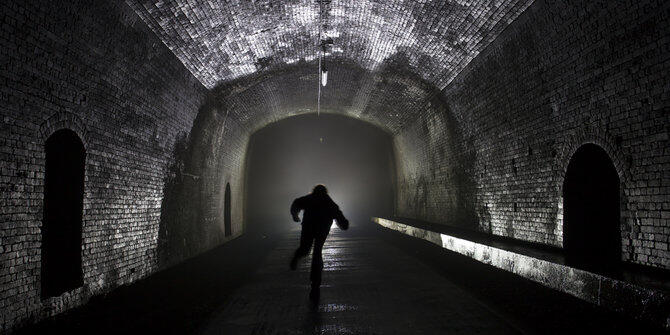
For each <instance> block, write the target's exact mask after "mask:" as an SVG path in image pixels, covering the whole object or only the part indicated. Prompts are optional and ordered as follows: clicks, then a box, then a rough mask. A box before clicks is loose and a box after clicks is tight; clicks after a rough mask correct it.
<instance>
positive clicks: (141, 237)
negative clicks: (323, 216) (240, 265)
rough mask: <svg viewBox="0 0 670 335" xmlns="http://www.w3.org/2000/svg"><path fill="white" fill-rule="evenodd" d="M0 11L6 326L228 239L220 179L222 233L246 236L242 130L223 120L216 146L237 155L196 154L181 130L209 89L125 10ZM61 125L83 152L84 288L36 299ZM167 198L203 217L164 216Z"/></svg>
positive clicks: (84, 6) (2, 303) (39, 7)
mask: <svg viewBox="0 0 670 335" xmlns="http://www.w3.org/2000/svg"><path fill="white" fill-rule="evenodd" d="M0 13H1V14H0V26H1V27H2V28H1V32H0V63H2V67H1V68H0V117H2V126H1V127H2V132H0V202H1V207H2V212H1V213H0V243H1V246H0V311H1V312H0V332H1V331H5V330H9V329H12V328H14V327H16V326H19V325H21V324H22V323H24V322H28V321H30V320H33V321H34V320H38V319H41V318H44V317H46V316H49V315H54V314H56V313H60V312H62V311H64V310H67V309H69V308H72V307H74V306H77V305H80V304H81V303H83V302H85V301H86V300H87V299H88V298H89V297H91V296H92V295H97V294H101V293H104V292H107V291H109V290H111V289H113V288H115V287H118V286H119V285H123V284H128V283H131V282H133V281H135V280H137V279H139V278H142V277H145V276H147V275H148V274H150V273H152V272H155V271H157V270H158V269H160V268H163V267H165V266H167V265H169V264H173V263H175V262H178V261H179V260H181V259H184V258H186V257H189V256H191V255H194V254H196V253H198V252H201V251H202V250H205V249H208V248H211V247H212V246H215V245H217V244H220V243H222V242H224V241H225V240H226V238H224V236H223V218H222V216H223V213H222V212H223V211H222V206H223V203H222V201H223V200H222V197H223V196H222V194H223V189H224V187H225V182H230V183H231V186H232V190H233V206H234V208H233V236H231V237H228V239H229V238H232V237H235V236H238V235H239V234H240V233H241V232H242V210H241V208H242V207H241V206H238V205H237V204H241V203H242V202H243V189H242V186H243V179H242V171H243V162H244V155H243V153H244V150H245V148H246V140H245V139H246V138H248V132H247V131H244V130H241V128H239V127H238V125H237V124H236V123H235V122H229V123H228V124H227V126H226V127H225V130H224V131H219V133H218V134H217V141H218V142H220V143H224V144H223V145H219V148H223V150H224V151H226V152H229V153H235V152H239V153H240V154H239V155H238V156H234V155H229V156H227V157H226V159H225V160H223V159H221V157H220V155H218V156H216V157H210V156H206V157H205V158H202V160H203V161H206V162H209V163H208V164H209V165H206V166H200V165H198V164H195V163H194V162H193V160H194V159H195V157H196V156H198V155H197V154H195V152H202V151H203V150H202V149H201V147H202V146H203V143H202V141H200V142H198V141H195V140H192V138H193V136H190V135H189V134H190V133H191V129H192V127H194V126H198V125H197V122H196V115H198V113H200V114H203V115H205V114H208V113H209V112H210V111H211V108H213V107H212V106H210V105H208V104H207V101H208V100H207V98H206V97H207V95H208V93H207V91H208V90H207V89H206V88H205V87H204V86H203V85H202V84H201V83H200V82H199V81H198V80H196V79H195V78H194V77H193V76H192V75H191V73H189V71H188V70H187V69H185V68H184V66H183V65H182V64H181V63H180V62H179V60H178V59H176V58H175V57H174V55H173V54H172V52H170V50H168V49H167V48H166V47H165V46H164V45H163V43H162V42H161V41H160V40H159V39H158V38H157V37H156V36H155V34H154V33H153V32H151V31H150V30H149V29H148V28H147V26H146V25H145V24H144V22H143V21H142V20H140V18H139V17H138V16H137V14H136V13H135V12H134V11H133V10H132V9H131V8H129V7H128V6H126V5H125V4H117V3H116V2H105V3H104V4H100V3H96V5H95V6H93V5H90V4H89V3H88V2H85V1H75V2H60V1H54V2H46V1H9V2H3V3H2V4H1V5H0ZM202 119H204V118H202ZM62 128H70V129H72V130H74V131H75V132H76V133H77V134H78V135H79V136H80V137H81V139H82V141H83V142H84V145H85V147H86V153H87V158H86V176H85V194H84V213H83V225H84V226H83V245H82V256H83V257H82V258H83V272H84V286H83V287H81V288H78V289H75V290H73V291H71V292H67V293H64V294H63V295H61V296H59V297H54V298H48V299H44V300H42V299H40V260H41V254H40V244H41V230H40V228H41V225H42V222H41V220H42V206H43V204H42V201H43V183H44V143H45V141H46V139H47V138H48V137H49V135H51V134H52V133H53V132H55V131H56V130H58V129H62ZM219 130H221V129H219ZM206 144H209V143H205V145H206ZM198 157H199V156H198ZM207 168H211V169H214V168H215V169H216V170H211V171H209V170H207ZM187 175H193V176H196V177H195V179H194V178H192V177H189V176H187ZM192 179H194V180H195V181H194V180H192ZM194 194H195V195H197V196H194ZM168 201H172V203H170V204H168V203H167V202H168ZM195 201H197V202H198V203H197V204H196V203H194V202H195ZM173 203H177V204H180V203H181V204H185V203H187V204H189V205H193V208H195V210H193V211H192V212H194V213H197V214H193V215H191V213H187V214H180V215H174V217H177V218H178V219H180V221H176V220H170V219H169V218H170V215H171V214H174V212H171V210H173V209H174V206H173V207H171V206H169V205H172V204H173ZM175 222H179V224H178V225H175V224H174V223H175ZM173 236H179V238H178V239H176V238H173Z"/></svg>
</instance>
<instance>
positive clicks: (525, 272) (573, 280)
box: [372, 217, 670, 330]
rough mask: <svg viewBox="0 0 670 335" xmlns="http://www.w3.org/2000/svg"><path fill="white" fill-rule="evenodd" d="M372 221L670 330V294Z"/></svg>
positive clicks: (402, 225)
mask: <svg viewBox="0 0 670 335" xmlns="http://www.w3.org/2000/svg"><path fill="white" fill-rule="evenodd" d="M372 221H373V222H376V223H377V224H379V225H381V226H383V227H385V228H388V229H392V230H396V231H399V232H401V233H403V234H406V235H409V236H413V237H416V238H420V239H423V240H426V241H428V242H431V243H434V244H436V245H439V246H441V247H442V248H445V249H447V250H450V251H453V252H456V253H459V254H461V255H464V256H467V257H470V258H473V259H475V260H477V261H480V262H482V263H485V264H488V265H492V266H495V267H497V268H499V269H502V270H505V271H509V272H512V273H514V274H517V275H519V276H521V277H524V278H527V279H530V280H532V281H535V282H537V283H539V284H541V285H543V286H547V287H550V288H553V289H555V290H558V291H561V292H564V293H568V294H570V295H573V296H575V297H577V298H580V299H582V300H585V301H588V302H590V303H593V304H596V305H598V306H602V307H604V308H607V309H610V310H614V311H617V312H620V313H622V314H625V315H628V316H630V317H633V318H635V319H639V320H642V321H645V322H648V323H651V324H654V325H656V326H659V327H662V328H665V329H666V330H670V294H668V292H666V291H661V290H657V289H652V288H647V287H642V286H640V285H636V284H632V283H629V282H625V281H621V280H617V279H613V278H609V277H606V276H603V275H599V274H596V273H592V272H589V271H584V270H580V269H576V268H572V267H570V266H567V265H564V264H559V263H554V262H550V261H547V260H543V259H539V258H536V257H533V256H528V255H524V254H521V253H518V252H513V251H509V250H504V249H501V248H498V247H493V246H490V245H486V244H483V243H478V242H473V241H470V240H467V239H464V238H459V237H455V236H451V235H448V234H444V233H439V232H435V231H431V230H427V229H424V228H419V227H414V226H411V225H408V224H405V223H400V222H396V221H392V220H389V219H384V218H376V217H373V218H372Z"/></svg>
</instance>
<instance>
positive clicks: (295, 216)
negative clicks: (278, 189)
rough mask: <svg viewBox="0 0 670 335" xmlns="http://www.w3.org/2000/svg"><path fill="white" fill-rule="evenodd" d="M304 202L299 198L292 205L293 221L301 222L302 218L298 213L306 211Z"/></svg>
mask: <svg viewBox="0 0 670 335" xmlns="http://www.w3.org/2000/svg"><path fill="white" fill-rule="evenodd" d="M303 202H304V200H303V198H298V199H295V200H293V203H292V204H291V216H292V217H293V221H295V222H300V217H299V216H298V213H300V211H301V210H303V209H304V206H303V204H302V203H303Z"/></svg>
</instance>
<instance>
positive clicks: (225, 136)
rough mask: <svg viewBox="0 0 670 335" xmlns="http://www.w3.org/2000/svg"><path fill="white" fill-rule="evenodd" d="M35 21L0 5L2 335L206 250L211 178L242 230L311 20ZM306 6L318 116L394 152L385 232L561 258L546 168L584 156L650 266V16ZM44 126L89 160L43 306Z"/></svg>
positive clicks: (582, 9) (136, 0)
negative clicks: (78, 236) (413, 229)
mask: <svg viewBox="0 0 670 335" xmlns="http://www.w3.org/2000/svg"><path fill="white" fill-rule="evenodd" d="M56 3H57V2H54V3H47V2H38V1H22V2H19V1H10V2H8V3H3V4H2V5H0V6H1V7H0V8H2V11H1V13H2V14H0V20H2V21H0V24H1V27H2V28H1V29H2V30H1V31H0V61H1V62H2V64H3V67H2V68H0V80H1V84H0V89H1V90H0V102H1V103H2V106H1V107H0V108H2V109H1V111H0V112H1V115H0V116H1V117H2V119H3V123H2V134H1V135H0V141H2V142H0V150H1V151H0V164H2V165H0V169H1V170H0V193H2V194H1V196H2V198H1V200H0V201H2V208H3V211H2V213H0V224H1V225H2V226H0V228H1V229H0V238H1V247H0V248H1V249H0V308H1V309H2V313H1V315H2V316H1V318H2V319H0V322H1V323H2V327H3V328H2V329H3V330H4V329H9V328H12V327H14V326H16V325H19V324H21V323H23V322H28V321H30V320H37V319H40V318H43V317H45V316H47V315H53V314H55V313H59V312H62V311H64V310H66V309H68V308H71V307H72V306H76V305H79V304H81V303H83V302H84V301H86V299H87V298H88V297H90V296H91V295H95V294H101V293H104V292H106V291H108V290H111V289H113V288H114V287H117V286H119V285H122V284H126V283H130V282H132V281H134V280H137V279H138V278H142V277H144V276H146V275H148V274H150V273H152V272H154V271H156V270H157V269H160V268H163V267H166V266H169V265H171V264H174V263H176V262H179V261H181V260H183V259H185V258H188V257H190V256H192V255H195V254H197V253H199V252H201V251H203V250H206V249H208V248H211V247H212V246H214V245H217V244H219V243H222V242H225V241H226V237H225V236H223V218H222V215H223V206H224V204H223V194H224V189H225V185H226V183H228V182H230V184H231V187H232V193H233V199H232V207H233V211H232V213H233V215H232V216H233V235H232V236H231V237H229V238H232V237H235V236H237V235H239V234H241V233H242V231H243V229H244V227H243V224H242V223H243V219H244V218H243V208H244V206H243V204H244V164H245V160H246V148H247V144H248V143H247V142H248V139H249V134H250V133H252V132H253V131H255V130H257V129H260V128H262V127H263V126H265V125H267V124H268V123H270V122H273V121H277V120H280V119H282V118H285V117H288V116H290V115H295V114H300V113H311V112H315V110H316V88H317V83H318V77H317V75H316V72H317V61H316V57H315V54H316V53H315V51H316V45H317V44H318V40H319V36H318V21H317V20H316V17H317V15H318V11H319V6H318V5H316V2H314V3H312V2H307V1H295V2H284V1H282V2H278V1H261V2H254V5H253V6H252V5H250V4H247V3H245V2H236V3H233V2H230V3H228V2H225V3H224V2H219V1H207V2H205V1H188V2H185V1H163V2H159V3H149V2H145V1H140V0H132V1H131V0H129V1H127V4H128V5H129V6H126V5H124V4H122V3H111V4H109V3H106V4H103V5H99V4H96V7H93V6H92V5H89V4H87V3H85V2H83V1H80V2H76V1H75V2H70V3H68V4H60V3H58V4H56ZM324 3H325V5H324V6H325V8H324V10H323V13H324V22H323V23H324V27H323V28H324V32H325V35H324V37H327V38H332V39H333V42H334V44H333V45H332V46H330V47H329V48H328V50H327V52H326V58H325V62H326V64H328V68H329V73H330V74H329V83H328V85H327V86H326V87H324V88H323V89H322V93H323V96H322V112H328V113H342V114H345V115H349V116H351V117H354V118H359V119H361V120H363V121H367V122H371V123H373V124H375V125H377V126H379V127H381V128H383V129H385V130H387V131H389V132H390V133H391V134H393V135H394V146H395V153H396V170H397V173H398V179H397V201H396V210H397V214H398V215H401V216H407V217H413V218H419V219H423V220H427V221H435V222H440V223H444V224H449V225H458V226H461V227H467V228H470V229H478V230H483V231H487V232H490V233H492V234H496V235H505V236H511V237H514V238H518V239H523V240H528V241H534V242H539V243H545V244H550V245H558V246H560V245H562V209H561V204H562V199H561V198H560V195H561V185H562V178H563V175H564V172H565V169H566V167H567V164H568V162H569V159H570V156H571V154H572V153H573V152H574V151H575V150H576V149H577V148H578V147H579V146H580V145H581V144H583V143H586V142H595V143H597V144H599V145H601V146H602V147H603V148H604V149H605V150H606V151H607V152H608V153H609V155H610V156H611V157H612V159H613V162H614V164H615V167H616V168H617V171H618V172H619V176H620V178H621V181H622V186H623V187H622V209H623V212H622V231H623V235H622V244H623V247H624V248H623V250H624V258H625V260H628V261H631V262H634V263H638V264H644V265H650V266H654V267H659V268H665V269H668V268H670V251H668V242H669V241H668V238H669V236H670V222H669V221H670V214H668V213H670V207H668V206H670V205H669V204H670V191H669V185H668V184H669V183H670V176H668V170H669V169H668V167H669V165H670V159H669V157H670V151H668V149H667V147H668V132H669V130H668V125H669V124H670V120H668V118H669V117H670V116H669V115H670V113H668V90H670V88H669V87H668V85H667V83H666V82H667V78H668V63H669V62H670V60H669V59H668V57H667V55H668V54H670V52H669V50H668V43H669V41H670V39H669V38H668V28H667V27H669V26H670V25H669V24H668V16H669V13H668V6H669V5H668V4H667V2H664V1H651V0H643V1H592V2H588V3H577V4H569V5H566V4H564V2H561V1H553V0H537V1H535V2H531V1H502V2H500V3H499V5H498V6H493V5H487V4H486V3H485V2H479V1H475V2H470V3H467V4H463V3H460V2H457V1H450V0H439V1H423V2H414V1H411V2H400V1H389V2H384V4H382V3H378V2H368V1H333V2H324ZM233 27H234V28H233ZM454 27H457V28H454ZM266 29H269V30H266ZM257 30H258V31H257ZM62 127H67V128H71V129H73V130H74V131H76V132H77V133H78V134H79V135H80V137H81V138H82V140H83V142H84V143H85V146H86V149H87V154H88V156H87V165H86V189H85V199H84V206H85V208H84V246H83V249H82V252H83V256H84V257H83V259H84V272H85V279H84V282H85V285H84V287H83V288H80V289H78V290H75V291H73V292H69V293H66V294H64V295H63V296H61V297H57V298H54V299H49V300H45V301H42V300H40V298H39V283H40V282H39V276H40V269H39V266H40V241H41V235H40V225H41V215H42V197H43V194H42V193H43V188H42V185H43V179H44V168H43V164H44V153H43V146H44V141H45V139H46V137H48V136H49V134H50V133H52V132H53V131H55V130H57V129H60V128H62Z"/></svg>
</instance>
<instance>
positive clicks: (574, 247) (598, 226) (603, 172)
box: [563, 143, 621, 272]
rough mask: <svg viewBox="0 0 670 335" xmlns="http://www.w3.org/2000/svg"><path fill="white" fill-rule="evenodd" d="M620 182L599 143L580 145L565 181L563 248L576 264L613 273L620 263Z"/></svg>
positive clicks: (570, 262) (570, 260)
mask: <svg viewBox="0 0 670 335" xmlns="http://www.w3.org/2000/svg"><path fill="white" fill-rule="evenodd" d="M619 188H620V181H619V175H618V174H617V170H616V168H615V166H614V164H613V162H612V160H611V159H610V157H609V155H608V154H607V152H605V150H603V149H602V148H601V147H599V146H598V145H595V144H592V143H588V144H584V145H582V146H581V147H579V148H578V149H577V150H576V151H575V153H574V154H573V155H572V158H571V159H570V163H569V164H568V168H567V171H566V174H565V179H564V181H563V216H564V223H563V247H564V249H565V254H566V260H567V261H568V263H569V264H572V265H574V266H577V267H581V268H585V269H589V270H594V271H598V272H614V271H616V269H617V268H618V266H619V264H620V263H621V223H620V217H621V214H620V199H619Z"/></svg>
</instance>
